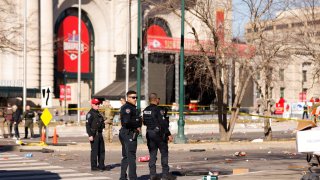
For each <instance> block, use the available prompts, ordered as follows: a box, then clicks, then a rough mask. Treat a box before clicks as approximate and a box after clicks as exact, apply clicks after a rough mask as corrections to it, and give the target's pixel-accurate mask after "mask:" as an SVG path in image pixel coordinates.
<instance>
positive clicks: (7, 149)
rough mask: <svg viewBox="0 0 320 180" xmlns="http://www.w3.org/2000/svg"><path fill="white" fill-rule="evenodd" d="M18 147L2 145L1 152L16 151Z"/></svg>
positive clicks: (0, 146)
mask: <svg viewBox="0 0 320 180" xmlns="http://www.w3.org/2000/svg"><path fill="white" fill-rule="evenodd" d="M17 147H18V145H0V152H8V151H14V150H16V148H17Z"/></svg>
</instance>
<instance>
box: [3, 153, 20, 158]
mask: <svg viewBox="0 0 320 180" xmlns="http://www.w3.org/2000/svg"><path fill="white" fill-rule="evenodd" d="M6 157H18V155H15V154H0V158H6Z"/></svg>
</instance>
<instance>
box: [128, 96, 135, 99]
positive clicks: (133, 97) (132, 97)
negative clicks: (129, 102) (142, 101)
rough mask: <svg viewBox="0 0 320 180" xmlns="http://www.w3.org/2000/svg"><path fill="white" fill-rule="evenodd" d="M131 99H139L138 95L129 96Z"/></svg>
mask: <svg viewBox="0 0 320 180" xmlns="http://www.w3.org/2000/svg"><path fill="white" fill-rule="evenodd" d="M129 98H131V99H137V96H129Z"/></svg>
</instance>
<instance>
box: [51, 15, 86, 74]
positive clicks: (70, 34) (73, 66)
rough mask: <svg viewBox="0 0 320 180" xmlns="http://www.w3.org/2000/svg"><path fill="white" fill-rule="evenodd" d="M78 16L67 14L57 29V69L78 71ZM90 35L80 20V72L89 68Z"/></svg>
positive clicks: (84, 71)
mask: <svg viewBox="0 0 320 180" xmlns="http://www.w3.org/2000/svg"><path fill="white" fill-rule="evenodd" d="M78 42H79V33H78V17H76V16H68V17H66V18H65V19H64V20H63V21H62V23H61V24H60V27H59V30H58V43H57V46H58V71H60V72H62V71H63V70H65V71H66V72H78ZM89 43H90V36H89V31H88V28H87V26H86V25H85V23H84V22H83V21H81V73H88V72H89V70H90V54H89V52H90V46H89Z"/></svg>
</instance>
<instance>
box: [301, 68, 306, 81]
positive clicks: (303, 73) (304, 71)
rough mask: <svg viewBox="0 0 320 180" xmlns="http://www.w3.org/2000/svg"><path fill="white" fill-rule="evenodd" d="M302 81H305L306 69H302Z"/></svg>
mask: <svg viewBox="0 0 320 180" xmlns="http://www.w3.org/2000/svg"><path fill="white" fill-rule="evenodd" d="M302 82H307V71H306V70H303V71H302Z"/></svg>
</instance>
